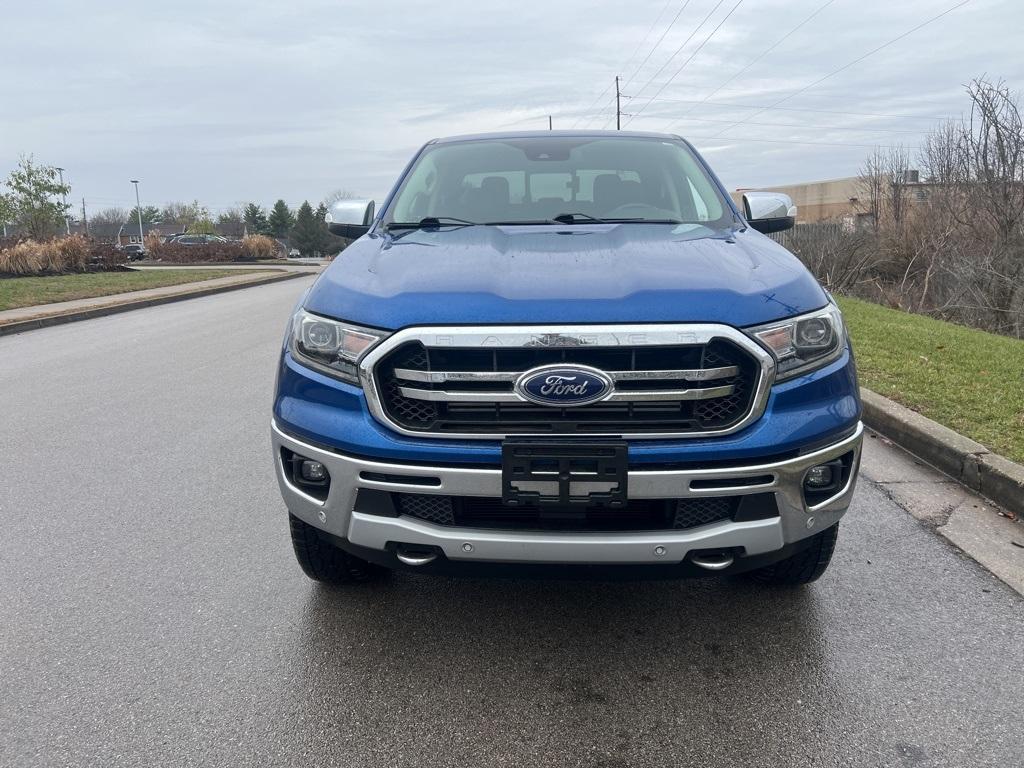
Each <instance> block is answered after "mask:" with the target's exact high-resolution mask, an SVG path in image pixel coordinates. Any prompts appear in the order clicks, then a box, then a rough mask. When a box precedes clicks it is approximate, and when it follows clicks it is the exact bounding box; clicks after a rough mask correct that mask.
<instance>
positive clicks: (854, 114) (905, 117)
mask: <svg viewBox="0 0 1024 768" xmlns="http://www.w3.org/2000/svg"><path fill="white" fill-rule="evenodd" d="M624 98H633V97H632V96H626V97H624ZM654 101H666V102H672V103H674V104H709V105H711V106H713V107H729V108H732V107H735V108H736V109H759V110H761V111H762V112H767V111H768V110H771V109H776V110H779V111H780V112H811V113H816V114H821V115H848V116H852V117H888V118H892V119H894V120H931V121H935V120H947V119H949V116H948V115H896V114H885V113H881V112H840V111H838V110H834V109H806V108H803V107H773V106H762V105H758V104H737V103H734V102H729V101H697V100H696V99H671V98H668V97H667V96H661V97H659V98H656V99H654ZM751 117H753V115H751ZM751 125H752V123H751Z"/></svg>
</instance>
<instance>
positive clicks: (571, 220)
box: [551, 213, 608, 224]
mask: <svg viewBox="0 0 1024 768" xmlns="http://www.w3.org/2000/svg"><path fill="white" fill-rule="evenodd" d="M576 219H583V220H584V221H596V222H597V223H598V224H604V223H605V222H607V221H608V220H607V219H599V218H597V216H591V215H590V214H589V213H560V214H558V215H557V216H552V217H551V220H552V221H557V222H558V223H559V224H575V223H576Z"/></svg>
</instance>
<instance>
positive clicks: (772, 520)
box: [271, 131, 862, 584]
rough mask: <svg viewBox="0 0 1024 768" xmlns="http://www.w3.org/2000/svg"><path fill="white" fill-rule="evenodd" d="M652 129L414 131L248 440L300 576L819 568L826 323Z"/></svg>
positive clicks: (833, 332) (833, 403)
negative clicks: (261, 452)
mask: <svg viewBox="0 0 1024 768" xmlns="http://www.w3.org/2000/svg"><path fill="white" fill-rule="evenodd" d="M795 214H796V210H795V208H794V207H793V206H792V203H791V201H790V200H789V198H787V197H786V196H785V195H780V194H775V193H770V192H749V193H747V194H746V195H744V196H743V198H742V204H741V205H739V206H737V205H735V204H734V203H733V201H732V200H731V199H730V197H729V195H728V194H727V193H726V192H725V189H724V188H723V186H722V184H721V182H719V180H718V179H717V178H716V177H715V175H714V173H713V172H712V171H711V169H710V168H709V167H708V165H707V163H706V162H705V161H704V160H703V158H701V156H700V155H699V154H698V153H697V152H696V151H695V150H694V148H693V147H692V146H691V145H690V144H689V143H687V142H686V141H685V140H683V139H682V138H680V137H679V136H675V135H667V134H655V133H634V132H625V131H622V132H619V131H612V132H602V131H577V132H571V131H545V132H538V133H507V134H485V135H473V136H459V137H453V138H447V139H439V140H434V141H430V142H429V143H427V144H426V145H425V146H424V147H423V148H422V149H421V150H420V151H419V152H418V153H417V154H416V155H415V157H414V158H413V159H412V161H411V162H410V163H409V165H408V166H407V167H406V168H405V170H404V172H403V173H402V174H401V177H400V178H399V180H398V182H397V184H396V185H395V187H394V189H393V190H392V192H391V193H390V194H389V196H388V197H387V199H386V200H385V201H384V202H383V204H382V205H381V206H380V207H379V209H378V208H377V207H376V206H375V204H374V203H373V202H372V201H368V200H343V201H341V202H338V203H336V204H335V205H334V206H333V207H332V208H331V209H330V212H329V216H328V222H329V224H328V226H329V228H330V229H331V231H332V232H334V233H336V234H338V235H340V236H343V237H347V238H350V239H354V242H352V243H351V245H349V246H348V247H347V248H346V249H345V250H344V251H343V252H342V253H341V254H340V255H339V256H338V258H336V259H335V260H334V261H333V263H332V264H331V265H330V266H329V267H328V268H327V269H326V270H325V271H324V272H323V273H322V274H321V275H320V276H319V278H318V279H317V280H316V282H315V283H314V284H313V285H312V287H311V288H310V289H309V290H308V291H307V292H306V294H305V295H304V296H303V297H302V299H301V300H300V302H299V304H298V306H297V307H296V309H295V312H294V315H293V316H292V318H291V321H290V323H289V326H288V330H287V334H286V338H285V341H284V345H283V349H282V351H281V358H280V365H279V368H278V379H277V385H276V393H275V398H274V406H273V421H272V425H271V432H272V443H273V455H274V462H275V466H276V472H277V478H278V481H279V484H280V488H281V493H282V494H283V496H284V500H285V504H286V506H287V508H288V512H289V520H290V525H291V537H292V542H293V544H294V549H295V555H296V557H297V558H298V562H299V564H300V565H301V567H302V569H303V570H304V571H305V573H306V574H307V575H308V576H310V577H312V578H313V579H316V580H320V581H326V582H355V581H364V580H368V579H372V578H375V577H378V576H380V575H382V574H384V573H387V572H389V571H390V570H394V569H409V570H413V571H416V572H424V573H428V572H430V573H469V574H497V575H523V574H526V575H549V574H550V575H559V576H562V575H568V576H570V577H572V576H586V577H597V578H614V577H617V576H621V575H626V576H631V577H642V578H657V577H663V576H689V575H707V574H722V575H731V574H738V573H747V574H749V575H751V576H754V577H755V578H757V579H759V580H761V581H762V582H766V583H770V584H804V583H807V582H810V581H813V580H815V579H817V578H818V577H819V576H820V575H821V574H822V573H823V572H824V571H825V569H826V567H827V566H828V564H829V560H830V558H831V557H832V553H833V550H834V548H835V544H836V537H837V533H838V527H839V521H840V519H841V518H842V516H843V514H844V513H845V512H846V510H847V507H848V506H849V504H850V498H851V496H852V494H853V490H854V484H855V481H856V477H857V469H858V464H859V459H860V449H861V438H862V426H861V422H860V413H861V407H860V400H859V397H858V389H857V377H856V372H855V369H854V361H853V353H852V350H851V348H850V342H849V338H848V335H847V332H846V329H845V328H844V325H843V318H842V315H841V314H840V311H839V308H838V307H837V306H836V304H835V303H834V301H833V300H832V298H831V297H830V296H829V294H828V293H827V292H826V291H825V290H823V289H822V288H821V286H820V285H819V284H818V283H817V282H816V281H815V279H814V277H813V276H812V275H811V274H810V273H809V272H808V271H807V269H805V268H804V266H803V265H802V264H801V263H800V261H799V260H797V258H796V257H795V256H793V255H792V254H790V253H789V252H788V251H787V250H786V249H785V248H783V247H782V246H781V245H779V244H778V243H776V242H775V241H773V240H772V239H771V238H769V237H766V234H767V233H771V232H777V231H781V230H784V229H786V228H789V227H792V226H793V225H794V216H795Z"/></svg>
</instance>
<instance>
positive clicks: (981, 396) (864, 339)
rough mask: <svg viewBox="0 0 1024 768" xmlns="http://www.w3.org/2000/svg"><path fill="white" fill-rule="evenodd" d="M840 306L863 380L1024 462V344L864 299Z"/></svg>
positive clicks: (850, 301) (903, 402) (878, 389)
mask: <svg viewBox="0 0 1024 768" xmlns="http://www.w3.org/2000/svg"><path fill="white" fill-rule="evenodd" d="M839 304H840V306H841V307H842V309H843V315H844V316H845V317H846V322H847V324H848V325H849V327H850V335H851V336H852V338H853V348H854V352H855V353H856V356H857V370H858V372H859V374H860V380H861V384H863V385H864V386H865V387H867V388H868V389H872V390H874V391H875V392H878V393H879V394H880V395H885V396H886V397H888V398H890V399H892V400H895V401H896V402H898V403H902V404H903V405H905V406H907V407H908V408H912V409H913V410H915V411H917V412H918V413H921V414H923V415H925V416H927V417H928V418H930V419H934V420H935V421H937V422H939V423H940V424H944V425H946V426H947V427H950V428H951V429H954V430H956V431H957V432H959V433H961V434H963V435H967V436H968V437H970V438H973V439H974V440H977V441H978V442H979V443H982V444H983V445H985V446H987V447H988V448H989V449H990V450H992V451H995V452H996V453H999V454H1002V455H1003V456H1006V457H1007V458H1009V459H1013V460H1014V461H1024V341H1022V340H1019V339H1011V338H1008V337H1005V336H996V335H994V334H991V333H985V332H984V331H976V330H974V329H972V328H965V327H963V326H960V325H954V324H953V323H946V322H943V321H941V320H934V319H932V318H930V317H924V316H922V315H912V314H908V313H906V312H900V311H898V310H894V309H888V308H886V307H882V306H879V305H877V304H871V303H869V302H866V301H860V300H858V299H849V298H841V299H839Z"/></svg>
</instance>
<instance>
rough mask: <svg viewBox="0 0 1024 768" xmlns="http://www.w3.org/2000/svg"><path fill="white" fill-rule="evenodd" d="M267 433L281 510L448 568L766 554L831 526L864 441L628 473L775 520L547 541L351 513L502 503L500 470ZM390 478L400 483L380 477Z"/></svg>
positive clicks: (649, 488) (639, 483)
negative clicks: (419, 501)
mask: <svg viewBox="0 0 1024 768" xmlns="http://www.w3.org/2000/svg"><path fill="white" fill-rule="evenodd" d="M271 432H272V440H273V445H274V463H275V466H276V467H277V479H278V482H279V484H280V486H281V494H282V495H283V496H284V500H285V503H286V504H287V506H288V509H289V511H290V512H291V513H292V514H294V515H296V516H297V517H299V518H301V519H302V520H304V521H305V522H307V523H309V524H310V525H313V526H315V527H317V528H320V529H322V530H324V531H327V532H328V533H331V534H334V535H335V536H338V537H341V538H343V539H346V540H347V541H349V542H351V543H352V544H355V545H357V546H360V547H365V548H368V549H374V550H381V551H384V550H386V549H388V548H389V546H391V545H395V544H403V545H419V546H423V547H435V548H437V549H440V550H441V551H443V552H444V554H445V556H446V557H447V558H448V559H449V560H454V561H476V562H504V563H602V564H613V563H623V564H625V563H629V564H648V565H654V564H666V563H679V562H682V561H683V560H685V559H686V557H687V555H688V553H689V552H690V551H692V550H697V549H727V548H728V549H732V548H740V549H742V550H743V552H744V554H745V555H759V554H765V553H767V552H772V551H774V550H777V549H781V548H782V547H783V546H785V545H786V544H790V543H793V542H796V541H799V540H800V539H803V538H806V537H807V536H811V535H813V534H815V533H817V532H818V531H820V530H823V529H825V528H828V527H829V526H831V525H833V524H835V523H836V522H838V521H839V518H840V517H842V516H843V514H844V513H845V512H846V509H847V507H849V505H850V498H851V496H852V495H853V489H854V485H855V483H856V478H857V469H858V467H859V464H860V449H861V441H862V438H863V427H862V426H861V425H858V426H857V430H856V432H855V433H854V434H852V435H850V436H849V437H847V438H845V439H844V440H842V441H840V442H837V443H835V444H833V445H830V446H828V447H826V448H822V449H820V450H817V451H814V452H812V453H808V454H806V455H804V456H799V457H797V458H794V459H788V460H786V461H780V462H774V463H770V464H746V465H739V466H736V467H727V468H721V467H719V468H715V469H680V470H641V469H637V470H630V472H629V495H630V498H640V499H658V498H665V499H680V498H690V497H699V496H739V495H745V494H754V493H766V492H770V493H774V494H775V499H776V502H777V503H778V507H779V512H780V514H779V517H777V518H772V519H769V520H755V521H750V522H739V523H737V522H732V521H724V522H720V523H710V524H708V525H703V526H700V527H697V528H691V529H687V530H683V531H653V532H650V531H649V532H621V533H618V532H616V533H554V532H547V531H531V532H519V531H495V530H484V529H475V528H453V527H450V526H441V525H432V524H430V523H426V522H423V521H421V520H418V519H415V518H410V517H397V518H396V517H382V516H379V515H372V514H367V513H366V512H361V511H360V510H359V509H357V508H356V494H357V492H358V491H359V489H360V488H368V489H376V490H383V491H392V492H396V493H418V494H444V495H452V496H486V497H492V498H497V497H500V496H501V470H500V469H497V468H495V469H478V468H467V467H453V466H445V467H434V466H419V465H409V464H389V463H386V462H378V461H368V460H365V459H358V458H354V457H352V456H345V455H342V454H339V453H334V452H331V451H325V450H323V449H321V448H317V447H314V446H312V445H309V444H307V443H304V442H302V441H300V440H296V439H294V438H292V437H290V436H289V435H286V434H284V433H283V432H282V431H281V430H280V429H278V427H277V425H276V424H272V425H271ZM282 447H285V448H288V449H289V450H291V451H294V452H296V453H299V454H301V455H303V456H305V457H307V458H310V459H315V460H316V461H319V462H321V463H322V464H324V466H326V467H327V470H328V472H330V475H331V488H330V493H329V495H328V497H327V500H326V501H319V500H318V499H315V498H313V497H312V496H309V495H308V494H306V493H304V492H303V491H301V490H300V489H299V488H297V487H295V486H294V485H292V484H291V482H290V481H289V480H288V477H287V476H286V474H285V470H284V464H283V462H282V459H281V448H282ZM850 451H853V452H854V458H853V469H852V472H851V473H850V478H849V481H848V482H847V483H846V485H845V487H843V488H842V489H841V490H840V491H839V492H838V493H836V494H835V495H834V496H833V497H831V498H829V499H828V500H826V501H824V502H823V503H821V504H817V505H815V506H811V507H808V506H807V505H806V504H805V503H804V496H803V480H804V475H805V473H806V472H807V470H808V469H810V468H811V467H813V466H815V465H816V464H821V463H824V462H826V461H829V460H831V459H834V458H838V457H840V456H843V455H845V454H847V453H849V452H850ZM396 475H397V476H401V477H402V478H403V480H404V482H400V483H399V482H389V481H386V480H382V479H380V478H381V477H382V476H396ZM416 478H424V484H422V485H420V484H417V482H416ZM428 478H429V483H428V482H427V479H428ZM753 479H759V482H758V484H756V485H751V484H748V483H749V482H750V481H751V480H753ZM695 480H699V481H700V483H699V488H693V487H692V485H691V484H692V482H693V481H695ZM438 481H440V484H438Z"/></svg>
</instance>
